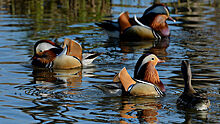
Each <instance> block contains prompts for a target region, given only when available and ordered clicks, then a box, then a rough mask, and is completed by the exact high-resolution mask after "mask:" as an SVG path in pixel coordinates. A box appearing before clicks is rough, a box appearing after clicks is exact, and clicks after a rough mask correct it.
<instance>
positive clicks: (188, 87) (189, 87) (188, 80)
mask: <svg viewBox="0 0 220 124" xmlns="http://www.w3.org/2000/svg"><path fill="white" fill-rule="evenodd" d="M190 74H191V73H190ZM190 74H187V75H185V76H184V82H185V88H184V93H190V94H191V93H196V91H195V90H194V89H193V87H192V84H191V75H190Z"/></svg>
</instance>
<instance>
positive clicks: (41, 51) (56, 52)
mask: <svg viewBox="0 0 220 124" xmlns="http://www.w3.org/2000/svg"><path fill="white" fill-rule="evenodd" d="M98 55H99V54H82V47H81V45H80V44H79V43H77V42H76V41H74V40H70V39H67V38H66V39H65V40H64V43H63V47H61V46H59V45H57V44H56V43H54V42H52V41H50V40H40V41H38V42H36V43H35V45H34V55H33V57H32V58H31V59H32V65H34V66H38V67H46V68H58V69H71V68H77V67H81V66H82V65H87V64H90V63H92V61H93V60H94V59H95V58H96V57H97V56H98Z"/></svg>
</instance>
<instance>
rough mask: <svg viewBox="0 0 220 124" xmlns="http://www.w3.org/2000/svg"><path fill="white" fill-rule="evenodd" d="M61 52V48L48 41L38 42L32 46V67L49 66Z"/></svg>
mask: <svg viewBox="0 0 220 124" xmlns="http://www.w3.org/2000/svg"><path fill="white" fill-rule="evenodd" d="M62 51H63V48H62V47H60V46H59V45H57V44H56V43H54V42H52V41H50V40H40V41H38V42H36V43H35V45H34V55H33V57H32V58H31V59H32V65H37V66H40V67H46V66H49V65H50V62H52V61H53V60H54V59H55V58H56V56H57V55H59V54H60V53H61V52H62Z"/></svg>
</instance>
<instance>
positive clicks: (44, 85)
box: [26, 68, 82, 97]
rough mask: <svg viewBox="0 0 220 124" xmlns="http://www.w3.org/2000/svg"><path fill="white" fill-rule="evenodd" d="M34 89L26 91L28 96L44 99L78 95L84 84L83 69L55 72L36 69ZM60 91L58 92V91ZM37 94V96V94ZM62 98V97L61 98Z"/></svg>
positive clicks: (34, 71) (34, 72)
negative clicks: (38, 96) (33, 95)
mask: <svg viewBox="0 0 220 124" xmlns="http://www.w3.org/2000/svg"><path fill="white" fill-rule="evenodd" d="M32 74H33V75H32V76H33V78H34V79H33V82H32V83H31V84H29V85H33V88H34V89H31V90H30V91H26V93H28V94H33V93H34V94H35V95H40V96H43V97H50V96H51V97H58V96H56V95H57V94H59V95H62V94H63V95H65V94H76V93H77V92H75V90H76V91H77V90H78V89H79V87H80V86H81V82H82V69H80V68H75V69H69V70H54V69H48V68H34V70H33V72H32ZM58 89H59V90H60V91H59V92H57V91H56V90H58ZM36 93H37V94H36ZM60 97H62V96H60Z"/></svg>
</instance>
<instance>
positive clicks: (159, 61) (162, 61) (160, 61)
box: [157, 59, 165, 63]
mask: <svg viewBox="0 0 220 124" xmlns="http://www.w3.org/2000/svg"><path fill="white" fill-rule="evenodd" d="M164 62H165V60H160V59H159V60H158V62H157V63H164Z"/></svg>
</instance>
